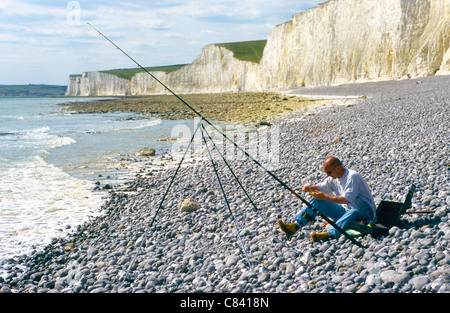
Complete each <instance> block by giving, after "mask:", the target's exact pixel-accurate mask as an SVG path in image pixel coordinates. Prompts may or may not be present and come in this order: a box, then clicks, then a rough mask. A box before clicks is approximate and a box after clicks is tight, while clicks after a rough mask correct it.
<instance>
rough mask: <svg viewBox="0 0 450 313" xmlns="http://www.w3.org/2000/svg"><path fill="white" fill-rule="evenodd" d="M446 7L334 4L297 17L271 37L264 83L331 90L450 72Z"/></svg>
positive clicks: (442, 1)
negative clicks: (344, 85) (358, 83)
mask: <svg viewBox="0 0 450 313" xmlns="http://www.w3.org/2000/svg"><path fill="white" fill-rule="evenodd" d="M449 6H450V2H449V1H448V0H334V1H329V2H327V3H325V4H322V5H319V6H318V7H316V8H313V9H311V10H308V11H306V12H303V13H300V14H297V15H295V16H294V17H293V20H292V21H291V22H288V23H285V24H282V25H279V26H277V27H276V28H275V29H274V30H272V32H271V33H270V34H269V40H268V42H267V45H266V50H265V51H264V56H263V58H262V60H261V68H262V69H263V71H261V73H260V74H261V75H264V77H263V78H262V86H264V87H266V88H274V87H275V88H286V87H292V86H302V85H304V86H318V85H333V84H341V83H347V82H356V81H364V80H377V79H396V78H402V77H405V76H406V75H407V74H410V75H412V76H427V75H434V74H435V73H436V71H438V70H439V69H440V68H441V66H442V67H443V68H442V70H446V69H447V70H448V60H447V63H446V64H443V58H444V55H445V54H446V52H447V51H448V50H449V41H450V7H449ZM274 60H276V62H274Z"/></svg>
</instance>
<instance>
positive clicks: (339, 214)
mask: <svg viewBox="0 0 450 313" xmlns="http://www.w3.org/2000/svg"><path fill="white" fill-rule="evenodd" d="M311 204H312V206H313V207H314V208H315V209H317V210H318V211H319V212H320V213H322V214H323V215H326V216H328V217H329V218H331V219H332V220H333V221H334V222H335V223H336V225H337V226H339V227H340V228H341V229H343V230H346V229H347V228H348V226H349V224H350V223H351V222H353V221H358V222H359V221H371V220H372V216H369V214H368V213H366V212H361V211H359V210H356V209H351V210H348V211H347V210H346V209H345V208H344V207H343V206H342V205H340V204H337V203H333V202H330V201H326V200H317V199H314V200H313V201H311ZM316 216H317V214H316V213H314V211H313V210H312V209H310V208H309V207H308V206H307V207H306V208H304V209H303V210H301V211H300V212H299V213H298V214H297V215H296V216H295V222H296V223H297V224H298V226H300V227H303V226H305V225H306V224H308V223H309V222H311V221H313V220H314V218H315V217H316ZM327 232H328V236H330V237H332V238H336V239H337V238H339V236H340V235H341V233H340V232H339V231H338V230H337V229H336V228H334V227H333V226H331V227H330V228H328V230H327Z"/></svg>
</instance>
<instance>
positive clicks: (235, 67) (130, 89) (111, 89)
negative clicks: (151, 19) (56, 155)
mask: <svg viewBox="0 0 450 313" xmlns="http://www.w3.org/2000/svg"><path fill="white" fill-rule="evenodd" d="M449 42H450V0H331V1H328V2H326V3H323V4H320V5H318V6H317V7H315V8H312V9H309V10H307V11H305V12H302V13H299V14H296V15H294V16H293V18H292V21H289V22H286V23H283V24H280V25H278V26H276V27H275V28H274V29H273V30H272V31H271V32H270V33H269V35H268V38H267V44H266V47H265V49H264V54H263V57H262V59H261V60H260V62H259V63H254V62H248V61H241V60H238V59H236V58H235V57H234V56H233V53H232V52H231V51H229V50H227V49H226V48H224V47H219V46H217V45H207V46H206V47H204V48H203V50H202V52H201V54H200V55H199V56H198V58H197V59H196V60H195V61H194V62H193V63H192V64H190V65H187V66H185V67H183V68H181V69H179V70H177V71H175V72H171V73H164V72H154V73H153V74H154V75H155V76H156V77H158V79H160V80H161V81H162V82H163V83H164V84H166V85H167V86H168V87H169V88H171V89H172V90H173V91H174V92H176V93H196V92H226V91H262V90H275V91H276V90H282V89H288V88H292V87H299V86H306V87H312V86H324V85H337V84H342V83H351V82H362V81H373V80H382V79H400V78H405V77H406V76H407V75H408V74H409V75H411V77H420V76H430V75H435V74H450V48H449ZM164 92H165V91H164V89H163V88H162V86H161V85H159V84H158V83H157V82H156V81H155V80H154V79H153V78H151V77H150V76H149V75H148V74H146V73H139V74H136V75H135V76H134V77H133V78H132V79H131V80H126V79H122V78H119V77H116V76H114V75H111V74H106V73H100V72H88V73H83V74H82V75H81V76H79V75H78V76H71V77H70V79H69V85H68V88H67V92H66V95H69V96H94V95H141V94H155V93H164Z"/></svg>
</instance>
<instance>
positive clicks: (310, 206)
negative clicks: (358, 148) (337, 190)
mask: <svg viewBox="0 0 450 313" xmlns="http://www.w3.org/2000/svg"><path fill="white" fill-rule="evenodd" d="M87 24H88V25H89V26H90V27H92V28H93V29H94V30H95V31H96V32H97V33H98V34H99V35H100V36H102V37H103V38H105V39H106V40H107V41H109V42H110V43H111V44H112V45H113V46H114V47H116V48H117V50H119V51H120V52H122V53H123V54H124V55H126V56H127V57H128V58H129V59H130V60H131V61H133V62H134V63H135V64H136V65H137V66H138V67H139V68H141V69H142V70H143V71H145V72H146V73H147V74H148V75H150V76H151V77H152V78H153V79H155V80H156V81H157V82H158V83H159V84H161V86H163V87H164V88H165V89H166V90H167V91H168V92H170V93H171V94H172V95H173V96H175V97H176V98H177V99H178V100H180V101H181V102H182V103H183V104H184V105H186V106H187V107H188V108H189V109H190V110H191V111H192V112H194V113H195V114H196V115H198V116H199V117H200V118H201V119H202V120H203V121H205V122H206V123H207V124H208V125H210V126H211V127H213V128H214V129H215V130H216V131H217V132H218V133H219V134H221V135H222V136H223V137H224V138H225V139H226V140H227V141H229V142H230V143H231V144H232V145H233V146H235V147H236V148H237V149H238V150H239V151H241V152H242V153H243V154H244V155H245V156H246V157H248V158H249V159H250V160H252V161H253V162H254V163H255V164H256V165H258V166H259V167H261V168H262V169H263V170H264V171H265V172H266V173H267V174H268V175H270V176H271V177H272V178H273V179H275V180H276V181H277V182H278V183H279V184H280V185H281V186H283V187H284V188H285V189H287V190H288V191H289V192H290V193H292V194H293V195H294V196H295V197H297V198H298V199H299V200H300V201H302V202H303V203H304V204H305V205H306V206H308V207H309V208H310V209H311V210H313V211H314V213H316V214H317V215H318V216H320V217H321V218H323V219H324V220H325V221H326V222H328V224H330V225H331V226H333V227H334V228H335V229H336V230H338V231H339V232H340V233H341V234H342V235H344V237H346V238H347V239H348V240H350V241H351V242H352V243H353V244H355V245H357V246H359V247H361V248H365V247H364V246H363V245H362V244H361V243H360V242H359V241H357V240H356V239H355V238H353V237H352V236H351V235H349V234H348V233H347V232H346V231H344V230H343V229H342V228H340V227H339V226H338V225H336V223H335V222H334V221H333V220H331V219H330V218H329V217H328V216H326V215H324V214H322V213H321V212H320V211H319V210H317V209H316V208H314V207H313V205H312V204H311V203H310V202H308V201H307V200H305V199H304V198H303V197H301V196H300V195H299V194H298V193H297V192H295V191H294V190H293V189H292V188H290V187H289V186H288V185H287V184H286V183H285V182H283V181H282V180H281V179H280V178H278V177H277V176H276V175H275V174H274V173H272V172H271V171H269V170H268V169H267V168H265V167H264V166H263V165H262V164H261V163H260V162H259V161H258V160H256V159H255V158H253V157H252V156H251V155H249V154H248V153H247V152H246V151H245V150H244V149H242V148H241V147H240V146H238V145H237V144H236V143H235V142H234V141H233V140H231V139H230V138H229V137H228V136H227V135H225V134H224V133H223V132H222V131H221V130H220V129H219V128H217V127H216V126H215V125H214V124H212V123H211V122H210V121H209V120H207V119H206V118H205V117H203V115H201V114H200V113H199V112H198V111H197V110H195V109H194V108H193V107H192V106H191V105H189V103H187V102H186V101H184V100H183V99H182V98H181V97H180V96H178V95H177V94H176V93H175V92H173V91H172V90H171V89H170V88H169V87H167V86H166V85H165V84H164V83H163V82H162V81H160V80H159V79H158V78H157V77H155V76H154V75H153V74H152V73H151V72H150V71H148V70H147V69H146V68H145V67H143V66H142V65H140V64H139V63H138V62H137V61H136V60H134V59H133V58H132V57H131V56H130V55H128V54H127V53H126V52H125V51H123V50H122V49H121V48H120V47H119V46H118V45H116V44H115V43H114V42H113V41H112V40H110V39H109V38H108V37H106V36H105V35H104V34H103V33H102V32H100V31H99V30H98V29H96V28H95V27H94V26H92V25H91V24H90V23H87Z"/></svg>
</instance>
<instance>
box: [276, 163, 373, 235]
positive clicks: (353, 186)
mask: <svg viewBox="0 0 450 313" xmlns="http://www.w3.org/2000/svg"><path fill="white" fill-rule="evenodd" d="M323 170H324V171H325V173H326V174H327V178H326V179H325V180H324V181H323V182H322V183H319V184H318V185H315V186H303V187H302V191H304V192H309V193H311V194H312V195H313V197H314V200H313V201H312V202H311V204H312V206H313V207H314V208H315V209H317V210H318V211H319V212H321V213H322V214H324V215H326V216H328V217H329V218H331V219H332V220H334V221H335V223H336V225H337V226H339V227H340V228H341V229H343V230H345V229H347V228H348V226H349V224H350V223H351V222H353V221H357V222H359V221H367V222H372V221H374V219H375V210H376V207H375V203H374V200H373V197H372V194H371V192H370V189H369V186H368V185H367V183H366V182H365V180H364V178H362V176H361V175H360V174H358V173H357V172H355V171H353V170H350V169H346V168H344V166H343V165H342V163H341V161H340V160H339V159H338V158H336V157H329V158H327V159H326V160H325V162H324V163H323ZM333 193H334V195H332V194H333ZM316 215H317V214H316V213H314V211H313V210H312V209H311V208H309V207H306V208H304V209H303V210H301V211H300V212H299V213H298V214H297V215H296V216H295V222H294V223H291V224H285V223H283V221H282V220H277V223H278V226H279V227H280V228H281V230H282V231H283V232H284V233H285V234H286V236H287V237H290V236H292V235H293V234H295V233H296V232H297V230H299V229H300V227H303V226H305V225H306V224H307V223H308V222H311V221H313V220H314V218H315V217H316ZM310 236H311V239H312V241H313V242H316V241H319V240H328V239H329V238H335V239H337V238H338V237H339V236H340V232H339V231H338V230H337V229H336V228H334V227H329V228H328V230H327V231H325V232H320V233H311V235H310Z"/></svg>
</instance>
